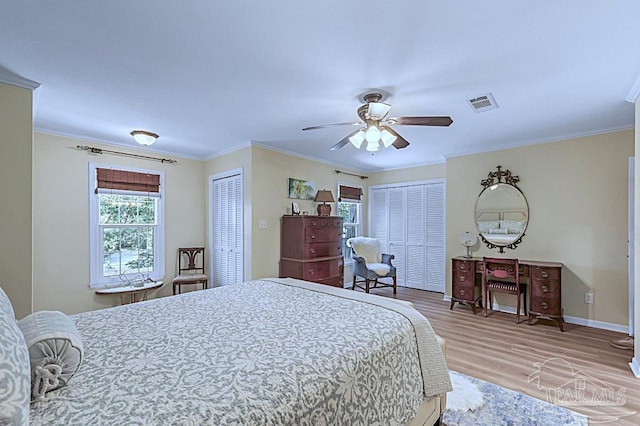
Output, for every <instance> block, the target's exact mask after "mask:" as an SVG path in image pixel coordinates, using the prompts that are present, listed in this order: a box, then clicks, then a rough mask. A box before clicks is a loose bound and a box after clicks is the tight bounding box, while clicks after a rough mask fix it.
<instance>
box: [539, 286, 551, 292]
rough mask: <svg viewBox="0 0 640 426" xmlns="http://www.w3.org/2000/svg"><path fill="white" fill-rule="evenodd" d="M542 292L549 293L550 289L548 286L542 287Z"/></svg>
mask: <svg viewBox="0 0 640 426" xmlns="http://www.w3.org/2000/svg"><path fill="white" fill-rule="evenodd" d="M540 290H542V292H543V293H549V287H547V286H546V285H543V286H542V287H540Z"/></svg>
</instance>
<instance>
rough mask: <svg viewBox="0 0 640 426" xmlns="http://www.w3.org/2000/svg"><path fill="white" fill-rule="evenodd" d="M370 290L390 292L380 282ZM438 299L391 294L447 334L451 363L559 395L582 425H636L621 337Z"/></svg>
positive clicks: (532, 391) (634, 387) (639, 414)
mask: <svg viewBox="0 0 640 426" xmlns="http://www.w3.org/2000/svg"><path fill="white" fill-rule="evenodd" d="M371 293H373V294H379V295H383V296H387V297H393V294H392V291H391V289H387V288H380V289H373V290H372V291H371ZM442 297H443V295H442V294H441V293H432V292H428V291H422V290H414V289H408V288H400V287H399V288H398V295H397V298H398V299H402V300H409V301H411V302H413V304H414V305H415V307H416V309H418V310H419V311H420V312H421V313H422V314H423V315H425V316H426V317H427V318H428V319H429V321H430V322H431V325H432V327H433V329H434V331H435V332H436V333H437V334H439V335H440V336H442V337H444V338H445V339H446V341H447V362H448V364H449V368H450V369H452V370H455V371H458V372H461V373H463V374H467V375H469V376H473V377H477V378H479V379H482V380H486V381H489V382H492V383H496V384H498V385H500V386H503V387H506V388H509V389H512V390H515V391H518V392H522V393H524V394H527V395H530V396H533V397H535V398H538V399H541V400H544V401H554V400H555V401H564V402H565V403H564V404H563V403H558V405H564V406H566V407H567V408H569V409H572V410H574V411H576V412H579V413H582V414H584V415H586V416H588V417H589V424H600V423H609V424H616V425H638V424H640V379H638V378H636V377H635V376H634V375H633V374H632V372H631V370H630V368H629V361H630V360H631V357H632V356H633V351H631V350H622V349H616V348H614V347H612V346H611V345H610V341H611V340H613V339H620V338H623V337H626V336H625V335H623V334H620V333H615V332H612V331H606V330H600V329H595V328H590V327H583V326H578V325H573V324H565V332H564V333H563V332H561V331H560V329H559V328H558V327H557V326H556V325H554V323H551V322H547V321H540V322H539V323H538V324H535V325H532V326H529V325H527V323H526V321H524V322H522V323H520V324H516V317H515V315H513V314H507V313H502V312H494V313H492V314H490V315H489V316H488V317H487V318H485V317H484V314H483V313H482V312H481V311H478V312H477V313H476V314H475V315H474V314H473V313H472V312H471V308H470V307H468V306H464V305H460V304H456V306H455V307H454V308H453V310H449V302H445V301H443V300H442ZM521 320H522V318H521ZM538 367H539V368H538ZM569 402H573V403H574V404H573V405H571V406H569Z"/></svg>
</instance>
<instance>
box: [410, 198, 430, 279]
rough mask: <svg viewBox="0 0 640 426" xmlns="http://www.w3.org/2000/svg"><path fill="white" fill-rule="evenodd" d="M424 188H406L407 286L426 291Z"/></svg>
mask: <svg viewBox="0 0 640 426" xmlns="http://www.w3.org/2000/svg"><path fill="white" fill-rule="evenodd" d="M424 192H425V191H424V186H422V185H418V186H409V187H407V188H406V192H405V194H406V200H407V208H406V222H407V244H406V248H407V254H406V256H407V273H406V284H405V285H406V286H407V287H411V288H419V289H422V290H425V289H426V281H427V280H426V274H425V272H426V271H425V256H426V250H425V230H426V224H425V195H424Z"/></svg>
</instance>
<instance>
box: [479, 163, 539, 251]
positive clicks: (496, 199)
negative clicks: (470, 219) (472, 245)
mask: <svg viewBox="0 0 640 426" xmlns="http://www.w3.org/2000/svg"><path fill="white" fill-rule="evenodd" d="M497 169H498V171H497V172H491V173H489V177H488V178H487V179H484V180H483V181H482V185H483V186H484V189H483V190H482V192H480V195H479V196H478V199H477V201H476V208H475V221H476V227H477V228H478V233H479V234H480V238H482V241H483V242H484V243H485V244H486V245H487V247H489V248H498V249H499V250H500V253H504V249H505V248H510V249H515V248H516V246H517V245H518V244H519V243H520V242H521V241H522V237H523V236H524V232H525V230H526V229H527V224H528V223H529V205H528V204H527V200H526V198H525V197H524V195H523V194H522V192H521V191H520V189H518V187H517V186H516V183H517V182H518V181H519V178H518V176H512V175H511V172H510V171H509V170H504V171H503V170H501V169H502V168H501V166H498V167H497Z"/></svg>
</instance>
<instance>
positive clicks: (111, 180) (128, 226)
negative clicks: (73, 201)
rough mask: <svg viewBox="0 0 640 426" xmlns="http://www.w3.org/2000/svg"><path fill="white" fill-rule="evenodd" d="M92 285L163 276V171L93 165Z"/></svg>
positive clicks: (114, 284)
mask: <svg viewBox="0 0 640 426" xmlns="http://www.w3.org/2000/svg"><path fill="white" fill-rule="evenodd" d="M89 176H90V179H89V181H90V185H89V198H90V203H89V214H90V218H89V226H90V234H89V240H90V241H89V243H90V262H91V264H90V275H91V276H90V287H92V288H102V287H112V286H117V285H123V284H127V283H131V282H133V281H136V280H145V279H151V280H158V279H162V278H163V276H164V226H163V217H164V198H163V187H164V185H163V183H164V182H163V181H164V174H163V173H162V172H157V171H151V170H140V169H124V168H121V167H118V168H116V167H114V166H104V165H96V164H91V165H90V167H89Z"/></svg>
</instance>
